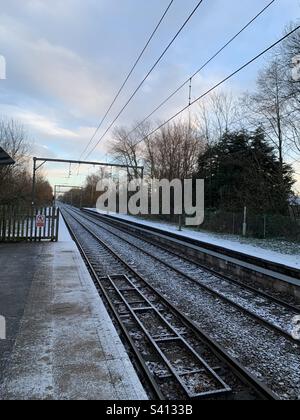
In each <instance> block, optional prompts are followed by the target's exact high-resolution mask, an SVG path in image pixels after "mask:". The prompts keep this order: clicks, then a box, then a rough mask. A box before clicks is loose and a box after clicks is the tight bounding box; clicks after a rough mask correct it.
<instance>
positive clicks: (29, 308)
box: [0, 227, 147, 400]
mask: <svg viewBox="0 0 300 420" xmlns="http://www.w3.org/2000/svg"><path fill="white" fill-rule="evenodd" d="M63 229H64V227H63ZM0 267H1V272H0V290H1V293H0V315H2V316H5V317H6V321H7V340H0V382H1V385H0V399H2V400H3V399H10V400H15V399H17V400H20V399H21V400H39V399H50V400H51V399H54V400H74V399H75V400H103V399H107V400H135V399H137V400H144V399H147V396H146V393H145V391H144V390H143V387H142V385H141V383H140V381H139V379H138V377H137V374H136V372H135V370H134V368H133V366H132V364H131V362H130V360H129V357H128V355H127V353H126V351H125V348H124V346H123V344H122V343H121V341H120V339H119V337H118V334H117V332H116V330H115V328H114V326H113V324H112V321H111V320H110V318H109V315H108V313H107V311H106V309H105V307H104V304H103V302H102V301H101V299H100V298H99V295H98V293H97V291H96V288H95V286H94V284H93V281H92V279H91V277H90V275H89V273H88V271H87V269H86V267H85V264H84V263H83V260H82V258H81V256H80V254H79V252H78V250H77V248H76V246H75V244H74V243H73V242H71V241H69V242H59V243H57V244H49V243H43V244H20V245H0Z"/></svg>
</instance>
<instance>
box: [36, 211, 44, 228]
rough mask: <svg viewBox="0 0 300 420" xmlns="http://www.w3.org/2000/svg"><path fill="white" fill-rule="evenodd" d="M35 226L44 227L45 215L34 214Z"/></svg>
mask: <svg viewBox="0 0 300 420" xmlns="http://www.w3.org/2000/svg"><path fill="white" fill-rule="evenodd" d="M36 227H37V228H44V227H45V216H43V215H42V214H38V215H37V216H36Z"/></svg>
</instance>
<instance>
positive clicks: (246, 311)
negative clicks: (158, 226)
mask: <svg viewBox="0 0 300 420" xmlns="http://www.w3.org/2000/svg"><path fill="white" fill-rule="evenodd" d="M89 220H90V222H91V223H94V224H95V225H96V226H98V227H99V228H100V229H104V230H106V231H107V232H109V233H110V234H111V235H114V236H116V237H117V238H119V239H121V240H123V241H124V242H126V243H128V244H129V245H130V246H132V247H134V248H136V249H138V250H139V251H140V252H143V253H144V254H146V255H148V256H149V257H151V258H153V259H155V260H156V261H158V262H160V263H161V264H163V265H165V266H166V267H168V268H170V269H171V270H173V271H175V272H176V273H177V274H179V275H181V276H183V277H185V278H186V279H187V280H189V281H191V282H193V283H194V284H196V285H197V286H198V287H200V288H202V289H204V290H206V291H207V292H209V293H210V294H213V295H214V296H217V297H218V298H219V299H221V300H223V301H224V302H225V303H227V304H230V305H232V306H234V307H235V308H236V309H238V310H239V311H242V312H243V313H244V314H246V315H247V316H249V317H251V318H253V319H254V320H255V321H256V322H258V323H259V324H264V325H265V326H266V327H267V328H269V329H270V330H272V331H275V332H276V333H279V334H280V335H281V336H284V337H285V338H286V339H287V340H289V341H291V342H292V343H293V344H299V340H297V339H295V338H294V337H293V336H292V335H291V334H290V333H289V332H288V331H286V330H284V329H283V328H281V327H279V326H277V325H274V324H273V323H272V322H270V321H268V320H267V319H265V318H263V317H262V316H260V315H258V314H256V313H254V312H252V311H250V310H249V309H247V308H245V307H244V306H242V305H241V304H239V303H237V302H234V301H233V300H231V299H230V298H227V297H226V296H224V295H223V294H222V293H220V292H217V291H216V290H214V289H213V288H211V287H209V286H207V285H205V284H202V283H200V282H198V281H197V280H195V279H194V278H193V277H191V276H190V275H188V274H187V273H185V272H184V271H182V270H180V269H179V268H176V267H174V266H173V265H172V264H170V263H168V262H166V261H165V260H163V259H161V258H159V257H157V256H156V255H153V254H151V252H149V251H146V250H144V249H142V248H141V247H139V246H138V245H136V244H134V243H132V242H131V241H128V240H126V239H124V238H122V237H121V236H119V235H118V234H116V233H114V232H111V231H110V230H109V229H107V228H105V227H103V226H99V225H98V224H97V223H96V221H95V220H91V219H89ZM127 234H128V235H131V234H129V233H127ZM133 236H134V235H133ZM152 245H153V244H152ZM155 246H156V245H155ZM157 247H159V245H157ZM164 252H168V251H166V250H164ZM218 277H219V278H220V279H222V277H221V276H220V275H218ZM223 279H226V278H225V277H224V278H223Z"/></svg>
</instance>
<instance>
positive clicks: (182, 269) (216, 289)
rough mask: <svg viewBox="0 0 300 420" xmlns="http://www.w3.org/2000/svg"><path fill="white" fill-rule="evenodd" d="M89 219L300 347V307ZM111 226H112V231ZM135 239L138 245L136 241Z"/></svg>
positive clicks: (175, 253)
mask: <svg viewBox="0 0 300 420" xmlns="http://www.w3.org/2000/svg"><path fill="white" fill-rule="evenodd" d="M86 217H87V218H88V220H90V221H91V222H92V223H94V224H95V225H96V226H99V227H101V228H102V229H105V230H106V231H108V232H109V233H110V234H112V235H114V236H116V237H117V238H119V239H121V240H122V241H125V242H127V243H128V244H129V245H130V246H132V247H135V248H136V249H138V250H140V251H142V252H143V253H145V254H146V255H148V256H150V257H152V258H155V259H156V260H157V261H159V262H160V263H162V264H164V265H165V266H167V267H169V268H170V269H172V270H174V271H175V272H176V273H178V274H179V275H181V276H183V277H185V278H186V279H188V280H190V281H192V282H193V283H194V284H196V285H197V286H198V287H199V288H201V289H203V290H205V291H207V292H209V293H211V294H212V295H213V296H215V297H217V298H218V299H221V300H222V301H224V302H225V303H229V304H230V305H232V306H233V307H235V308H236V309H238V310H239V311H241V312H242V313H244V314H245V315H247V316H249V317H251V318H253V319H254V320H256V321H257V322H258V323H260V324H263V325H265V326H266V327H268V328H269V329H270V330H272V331H274V332H276V333H279V334H280V335H282V336H284V337H285V338H286V339H288V340H289V341H291V342H293V343H296V344H299V340H296V339H295V338H294V336H293V333H292V329H293V325H292V319H293V318H294V317H296V316H297V315H299V314H300V309H299V308H298V307H296V306H293V305H291V304H289V303H287V302H285V301H283V300H280V299H278V298H276V297H274V296H272V295H269V294H267V293H265V292H261V291H258V290H256V289H254V288H251V287H249V286H246V285H244V284H243V283H240V282H238V281H234V280H232V279H229V278H226V277H224V276H220V275H219V274H217V273H214V272H213V271H212V270H211V271H209V270H207V269H206V268H203V267H202V266H201V265H199V264H197V263H195V262H193V261H191V260H189V259H188V258H186V257H185V256H183V255H180V254H179V253H178V252H174V251H171V250H169V249H168V250H166V249H165V247H163V246H161V245H158V244H155V243H153V241H151V240H149V239H145V238H141V237H140V236H138V235H136V234H133V233H128V232H126V231H125V229H124V228H122V227H119V226H117V227H116V226H114V223H110V221H107V219H104V220H103V219H102V218H101V216H98V215H92V214H90V213H89V216H86ZM100 220H101V221H102V220H103V222H100ZM107 225H109V228H108V226H107ZM120 232H121V234H120ZM133 238H134V242H133V241H132V239H133Z"/></svg>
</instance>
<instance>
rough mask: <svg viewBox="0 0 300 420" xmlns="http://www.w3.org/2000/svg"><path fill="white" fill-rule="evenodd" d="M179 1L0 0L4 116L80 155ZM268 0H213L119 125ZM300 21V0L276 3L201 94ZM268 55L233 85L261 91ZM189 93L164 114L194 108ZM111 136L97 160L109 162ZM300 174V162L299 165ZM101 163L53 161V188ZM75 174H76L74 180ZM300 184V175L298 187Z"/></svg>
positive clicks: (64, 155) (200, 81)
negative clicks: (86, 164)
mask: <svg viewBox="0 0 300 420" xmlns="http://www.w3.org/2000/svg"><path fill="white" fill-rule="evenodd" d="M169 1H170V0H151V1H149V0H85V1H82V0H10V1H7V0H0V56H3V57H5V60H6V66H7V69H6V76H7V78H6V80H0V116H5V117H8V118H14V119H17V120H18V121H20V122H21V123H22V124H23V125H24V126H25V128H26V130H27V131H28V134H29V138H30V140H31V141H32V143H33V152H32V153H33V154H34V155H35V156H38V157H49V158H60V159H75V160H76V159H79V157H80V155H81V153H82V152H83V150H84V148H85V146H86V144H87V143H88V141H89V140H90V138H91V136H92V135H93V134H94V131H95V128H96V127H97V126H98V124H99V122H100V120H101V118H102V117H103V115H104V113H105V112H106V110H107V108H108V106H109V105H110V103H111V101H112V99H113V97H114V96H115V94H116V92H117V91H118V89H119V87H120V86H121V84H122V83H123V81H124V78H125V76H126V75H127V73H128V71H129V70H130V68H131V67H132V65H133V63H134V61H135V60H136V58H137V56H138V54H139V53H140V51H141V49H142V48H143V47H144V45H145V42H146V41H147V39H148V38H149V35H150V34H151V32H152V31H153V29H154V27H155V26H156V24H157V22H158V20H159V19H160V17H161V15H162V13H163V12H164V10H165V9H166V7H167V5H168V4H169ZM197 3H198V1H197V0H175V1H174V3H173V5H172V7H171V9H170V11H169V13H168V14H167V16H166V18H165V20H164V22H163V24H162V25H161V27H160V29H159V31H158V32H157V34H156V36H155V37H154V39H153V41H152V42H151V44H150V46H149V48H148V49H147V51H146V53H145V55H144V57H143V59H142V60H141V62H140V63H139V65H138V67H137V68H136V70H135V72H134V74H133V75H132V77H131V79H130V80H129V82H128V84H127V85H126V88H125V89H124V91H123V93H122V95H121V96H120V98H119V100H118V101H117V103H116V104H115V106H114V107H113V109H112V111H111V113H110V114H109V116H108V118H107V120H106V123H105V124H104V125H103V129H102V130H100V131H99V133H98V136H97V137H96V138H95V141H96V139H99V137H100V136H101V134H102V133H103V132H104V131H105V130H106V128H107V127H108V125H109V124H110V123H111V122H112V120H113V119H114V117H115V116H116V115H117V114H118V112H119V110H120V109H121V108H122V106H123V105H124V104H125V102H126V101H127V99H128V97H129V95H130V94H131V93H132V92H133V91H134V89H135V88H136V87H137V86H138V84H139V83H140V81H141V80H142V79H143V77H144V76H145V74H146V73H147V72H148V70H149V69H150V68H151V66H152V65H153V63H154V62H155V60H156V59H157V58H158V57H159V56H160V54H161V53H162V51H163V50H164V48H165V47H166V45H167V44H168V43H169V42H170V40H171V39H172V38H173V36H174V35H175V33H176V32H177V31H178V29H179V28H180V26H181V25H182V24H183V22H184V21H185V19H186V18H187V16H188V15H189V14H190V12H191V11H192V10H193V8H194V7H195V5H196V4H197ZM268 3H269V0H244V1H240V0H204V1H203V3H202V5H201V6H200V8H199V9H198V11H197V12H196V14H195V15H194V16H193V18H192V19H191V21H190V22H189V24H188V25H187V26H186V28H185V29H184V30H183V32H182V33H181V34H180V36H179V37H178V38H177V40H176V42H175V43H174V44H173V45H172V47H171V48H170V50H169V51H168V53H167V54H166V55H165V57H164V58H163V60H162V61H161V63H160V64H159V65H158V66H157V68H156V69H155V71H154V72H153V73H152V74H151V76H150V77H149V79H148V80H147V81H146V83H145V84H144V86H143V87H142V89H141V90H140V92H139V93H138V94H137V96H136V97H135V98H134V100H133V101H132V103H131V104H130V106H129V107H128V108H127V109H126V111H125V112H124V113H123V114H122V116H121V117H120V118H119V120H118V121H117V123H116V125H126V126H132V125H133V124H134V123H135V122H137V121H139V120H141V119H143V118H144V117H145V116H146V115H148V113H150V112H151V111H152V110H153V109H154V108H155V107H156V106H157V105H158V104H159V103H160V101H161V100H162V99H164V98H165V97H166V96H168V95H169V94H170V93H171V92H172V91H173V90H174V89H175V88H176V87H178V85H180V84H181V83H182V82H183V81H185V80H186V79H187V78H188V77H189V76H190V75H191V74H192V73H193V72H194V71H195V70H197V69H198V68H199V67H200V66H201V65H202V64H203V63H204V62H205V61H206V60H207V59H208V58H210V57H211V56H212V55H213V54H214V53H215V52H216V51H217V50H218V49H219V48H220V47H221V46H222V45H223V44H224V43H225V41H227V40H228V39H229V38H230V37H231V36H233V35H234V34H235V33H236V32H238V31H239V30H240V29H241V28H242V26H244V25H245V24H246V23H247V22H248V21H249V20H250V19H251V18H252V17H254V16H255V15H256V14H257V13H258V12H259V11H260V10H261V9H262V8H263V6H265V5H267V4H268ZM299 17H300V1H299V0H276V2H275V3H274V4H273V5H272V6H271V8H269V9H268V11H267V12H266V13H265V14H264V15H263V16H262V17H260V18H259V19H258V20H257V21H256V22H255V23H254V24H253V26H251V28H249V29H248V30H247V31H246V32H245V33H244V34H243V35H241V36H240V37H239V38H238V39H237V40H236V41H235V42H234V43H233V44H232V45H231V46H230V47H229V48H228V49H226V50H225V51H224V52H223V53H222V54H221V55H220V56H219V57H218V58H217V59H216V60H214V61H213V62H212V63H211V64H210V65H209V66H208V67H207V68H206V69H205V70H204V71H203V72H202V73H201V74H200V75H199V76H197V78H196V79H195V80H194V82H193V96H195V97H197V96H199V95H200V94H201V93H203V92H205V91H206V90H207V88H209V87H212V86H213V85H214V84H215V83H216V82H218V81H220V80H221V79H223V78H224V77H225V76H227V75H229V74H230V73H231V72H232V71H233V70H235V69H237V68H238V67H240V66H241V65H242V64H244V63H245V62H247V61H248V60H249V59H251V58H252V57H254V56H255V55H256V54H258V53H259V52H261V51H262V50H263V49H265V48H266V47H268V46H269V45H270V44H272V43H273V42H275V41H276V40H277V39H279V38H280V37H281V36H282V33H283V31H284V29H285V27H286V26H287V25H288V24H289V23H290V22H291V21H295V20H297V19H298V18H299ZM264 64H265V58H262V59H260V60H259V61H258V62H256V63H255V64H253V65H252V66H251V67H249V68H248V69H247V70H245V71H244V72H242V73H240V74H239V75H238V76H237V77H236V78H235V79H233V80H232V81H230V82H229V83H228V84H227V85H226V86H225V87H224V88H225V89H226V90H229V91H232V92H233V93H234V94H236V95H239V94H240V93H242V92H244V91H245V90H252V89H254V88H255V81H256V78H257V73H258V71H259V69H260V68H262V67H263V66H264ZM187 100H188V91H183V92H182V93H180V94H179V95H177V96H176V97H175V98H174V99H173V100H172V101H171V102H170V103H168V104H167V106H165V107H164V108H162V109H161V110H160V111H159V112H158V113H157V115H155V116H154V121H159V120H164V119H167V118H168V117H170V116H171V115H173V114H174V112H176V111H177V110H178V109H180V108H181V107H182V106H184V105H185V104H186V102H187ZM111 139H112V132H111V131H110V132H109V133H108V135H107V136H106V137H105V138H104V140H103V141H102V143H101V144H100V146H99V147H98V148H97V149H96V150H95V152H93V153H92V155H91V156H90V158H89V160H93V161H99V160H100V161H105V162H110V161H111V157H110V156H109V148H110V145H111ZM296 170H297V172H298V173H299V174H300V164H298V166H297V164H296ZM90 171H93V168H92V167H91V168H87V169H84V168H83V167H81V168H80V170H79V171H78V169H77V168H76V167H71V171H70V168H69V166H68V165H54V164H49V165H47V166H45V174H46V175H47V176H48V177H49V178H50V181H51V183H52V184H53V185H54V184H68V185H80V184H81V183H82V182H83V179H84V176H85V175H86V174H87V173H89V172H90ZM70 172H71V176H70ZM297 186H298V187H299V190H300V175H299V176H298V184H297Z"/></svg>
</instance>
